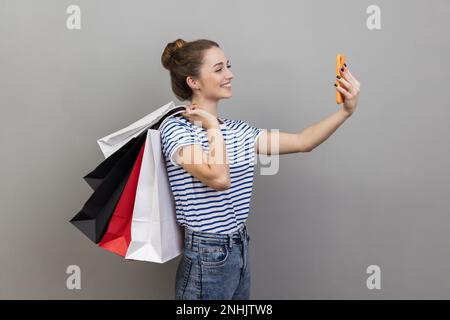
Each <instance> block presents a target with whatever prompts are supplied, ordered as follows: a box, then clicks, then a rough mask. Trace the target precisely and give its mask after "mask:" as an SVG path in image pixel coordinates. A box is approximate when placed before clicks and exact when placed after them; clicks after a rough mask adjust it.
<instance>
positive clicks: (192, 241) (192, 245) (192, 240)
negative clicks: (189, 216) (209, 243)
mask: <svg viewBox="0 0 450 320" xmlns="http://www.w3.org/2000/svg"><path fill="white" fill-rule="evenodd" d="M192 248H194V231H192V233H191V250H192Z"/></svg>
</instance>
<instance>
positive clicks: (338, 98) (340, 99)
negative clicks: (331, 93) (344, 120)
mask: <svg viewBox="0 0 450 320" xmlns="http://www.w3.org/2000/svg"><path fill="white" fill-rule="evenodd" d="M344 63H345V55H343V54H338V55H337V56H336V75H337V76H340V75H341V73H340V71H339V70H340V69H341V68H342V67H343V66H344ZM336 85H338V86H339V87H342V86H341V84H340V82H339V81H338V80H337V79H336ZM343 102H344V96H343V95H342V93H340V92H339V91H337V90H336V103H337V104H340V103H343Z"/></svg>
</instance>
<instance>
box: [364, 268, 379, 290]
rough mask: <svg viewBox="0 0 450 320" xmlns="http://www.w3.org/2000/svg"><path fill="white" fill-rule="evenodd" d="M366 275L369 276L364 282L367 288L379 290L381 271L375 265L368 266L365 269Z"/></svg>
mask: <svg viewBox="0 0 450 320" xmlns="http://www.w3.org/2000/svg"><path fill="white" fill-rule="evenodd" d="M366 273H368V274H371V275H370V276H369V277H368V278H367V281H366V285H367V288H368V289H370V290H372V289H381V270H380V267H379V266H377V265H374V264H373V265H370V266H368V267H367V270H366Z"/></svg>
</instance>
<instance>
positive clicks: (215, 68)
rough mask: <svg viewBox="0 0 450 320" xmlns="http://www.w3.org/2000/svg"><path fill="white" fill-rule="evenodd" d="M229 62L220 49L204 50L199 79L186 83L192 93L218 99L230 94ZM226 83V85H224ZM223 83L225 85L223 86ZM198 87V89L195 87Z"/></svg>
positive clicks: (228, 96) (225, 97) (231, 75)
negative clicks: (189, 85)
mask: <svg viewBox="0 0 450 320" xmlns="http://www.w3.org/2000/svg"><path fill="white" fill-rule="evenodd" d="M230 67H231V64H230V62H229V60H227V58H226V57H225V54H224V53H223V51H222V49H220V48H217V47H212V48H209V49H208V50H206V52H205V55H204V61H203V65H202V67H201V69H200V79H197V80H193V81H192V80H190V79H192V78H191V77H188V83H190V84H191V88H192V87H194V88H193V92H194V95H200V96H202V97H203V98H204V99H208V100H219V99H227V98H230V97H231V96H232V92H231V79H232V78H233V74H232V73H231V71H230ZM227 83H228V85H226V84H227ZM224 85H225V86H224ZM196 88H200V90H198V89H196Z"/></svg>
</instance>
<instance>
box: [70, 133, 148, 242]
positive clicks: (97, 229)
mask: <svg viewBox="0 0 450 320" xmlns="http://www.w3.org/2000/svg"><path fill="white" fill-rule="evenodd" d="M145 139H146V133H145V132H143V133H142V134H140V135H139V136H137V137H134V138H132V139H131V140H130V141H128V143H129V144H130V145H131V147H130V149H129V150H128V151H127V152H126V153H125V154H124V155H123V156H122V157H121V158H120V160H119V161H117V163H116V164H115V165H114V167H112V168H111V170H110V172H109V173H108V174H107V175H106V176H105V178H104V179H103V181H102V183H101V184H100V185H98V186H97V187H96V189H95V191H94V193H93V194H92V195H91V196H90V198H89V199H88V200H87V202H86V203H85V205H84V206H83V208H82V209H81V211H80V212H78V214H77V215H75V216H74V217H73V218H72V219H71V220H70V222H71V223H72V224H73V225H74V226H75V227H77V228H78V229H79V230H80V231H81V232H83V233H84V234H85V235H86V236H87V237H88V238H89V239H91V240H92V241H94V242H95V243H99V242H100V240H101V238H102V237H103V235H104V234H105V232H106V229H107V227H108V224H109V220H110V218H111V216H112V214H113V212H114V209H115V207H116V205H117V202H118V200H119V198H120V196H121V194H122V192H123V189H124V187H125V184H126V182H127V181H128V177H129V176H130V173H131V170H132V168H133V165H134V163H135V161H136V158H137V156H138V154H139V151H140V150H141V147H142V145H143V144H144V142H145Z"/></svg>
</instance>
